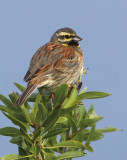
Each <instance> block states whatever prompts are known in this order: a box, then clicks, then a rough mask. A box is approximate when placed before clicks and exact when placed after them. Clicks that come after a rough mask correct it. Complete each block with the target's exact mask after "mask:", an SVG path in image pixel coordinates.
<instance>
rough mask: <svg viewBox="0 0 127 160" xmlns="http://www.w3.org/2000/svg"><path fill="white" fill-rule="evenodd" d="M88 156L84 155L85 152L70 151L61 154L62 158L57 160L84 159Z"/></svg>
mask: <svg viewBox="0 0 127 160" xmlns="http://www.w3.org/2000/svg"><path fill="white" fill-rule="evenodd" d="M83 156H86V153H84V152H83V151H69V152H66V153H63V154H61V155H60V156H58V159H57V160H60V159H62V160H63V159H67V158H76V157H83Z"/></svg>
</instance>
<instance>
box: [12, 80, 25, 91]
mask: <svg viewBox="0 0 127 160" xmlns="http://www.w3.org/2000/svg"><path fill="white" fill-rule="evenodd" d="M14 85H15V86H16V87H17V88H18V89H19V90H20V91H21V92H24V91H25V89H26V88H25V87H24V86H22V85H20V84H18V83H16V82H14Z"/></svg>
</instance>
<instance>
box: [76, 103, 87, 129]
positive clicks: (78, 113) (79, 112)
mask: <svg viewBox="0 0 127 160" xmlns="http://www.w3.org/2000/svg"><path fill="white" fill-rule="evenodd" d="M75 112H76V113H75V114H76V117H77V124H76V126H77V127H79V126H80V123H81V122H82V120H83V119H84V118H85V115H86V109H85V106H84V105H81V106H80V107H78V108H76V109H75Z"/></svg>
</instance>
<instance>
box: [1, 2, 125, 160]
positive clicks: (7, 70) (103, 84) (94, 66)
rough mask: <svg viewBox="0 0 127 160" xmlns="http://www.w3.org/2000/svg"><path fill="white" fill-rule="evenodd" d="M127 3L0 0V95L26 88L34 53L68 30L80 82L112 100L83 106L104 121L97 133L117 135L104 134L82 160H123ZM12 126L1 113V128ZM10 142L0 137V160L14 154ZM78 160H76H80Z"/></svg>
mask: <svg viewBox="0 0 127 160" xmlns="http://www.w3.org/2000/svg"><path fill="white" fill-rule="evenodd" d="M126 16H127V1H126V0H96V1H95V0H89V1H88V0H78V1H76V0H75V1H74V0H64V1H60V0H53V1H50V0H46V1H42V0H38V1H35V0H27V1H26V0H18V1H17V0H11V1H10V0H1V1H0V57H1V58H0V74H1V78H0V93H1V94H3V95H5V96H7V95H8V94H9V93H10V92H11V91H17V89H16V87H15V86H14V85H13V82H18V83H20V84H22V85H26V83H24V82H23V77H24V75H25V73H26V71H27V69H28V66H29V61H30V59H31V57H32V55H33V54H34V53H35V51H36V50H37V49H38V48H39V47H40V46H42V45H44V44H45V43H47V42H48V41H49V40H50V37H51V36H52V34H53V33H54V32H55V31H56V30H57V29H59V28H62V27H71V28H73V29H74V30H75V31H76V32H77V33H78V35H79V36H80V37H82V38H83V40H82V41H81V43H80V44H81V47H82V49H83V51H84V67H85V68H87V67H88V68H89V70H88V71H87V74H86V75H85V77H83V80H82V81H83V86H87V88H88V91H105V92H109V93H112V96H110V97H107V98H104V99H96V100H87V101H85V104H86V108H89V107H90V104H94V106H95V110H96V112H97V114H98V115H101V116H104V119H103V120H102V121H101V122H99V123H98V125H97V128H104V127H107V126H113V127H116V128H120V129H123V130H124V131H122V132H114V133H107V134H105V137H104V138H103V139H102V140H100V141H97V142H93V143H92V146H93V148H94V151H95V152H94V153H89V152H87V157H85V158H86V159H87V160H107V159H115V160H119V159H125V157H127V125H126V122H127V74H126V70H127V44H126V43H127V17H126ZM10 125H12V124H11V122H10V121H9V120H7V119H6V118H5V117H4V116H3V115H2V114H1V113H0V128H2V127H6V126H10ZM9 140H10V138H7V137H3V136H0V144H2V145H0V157H1V156H3V155H6V154H11V153H17V146H16V145H13V144H10V143H9ZM81 159H83V158H77V160H81Z"/></svg>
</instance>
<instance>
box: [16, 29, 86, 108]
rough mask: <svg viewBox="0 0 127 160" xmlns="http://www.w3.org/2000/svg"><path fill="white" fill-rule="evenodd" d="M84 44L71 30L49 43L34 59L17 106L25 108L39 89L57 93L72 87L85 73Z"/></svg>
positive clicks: (60, 30)
mask: <svg viewBox="0 0 127 160" xmlns="http://www.w3.org/2000/svg"><path fill="white" fill-rule="evenodd" d="M81 40H82V38H80V37H79V36H78V35H77V34H76V32H75V31H74V30H72V29H71V28H62V29H59V30H57V31H56V32H55V33H54V34H53V36H52V37H51V40H50V42H48V43H47V44H45V45H44V46H42V47H40V48H39V49H38V50H37V51H36V53H35V54H34V55H33V57H32V59H31V62H30V66H29V69H28V71H27V73H26V75H25V77H24V81H25V82H28V85H27V88H26V90H25V91H24V93H23V94H22V95H21V96H20V97H19V99H18V100H17V101H16V103H15V105H16V106H17V105H22V104H23V103H24V102H25V101H26V100H27V98H28V97H29V96H30V95H31V94H32V93H33V92H34V90H35V89H37V88H39V87H45V88H47V89H48V90H49V91H50V92H54V91H55V90H56V88H57V87H58V86H60V85H61V84H63V83H66V84H68V85H70V84H72V83H73V82H74V81H75V80H76V79H77V78H79V77H80V76H81V75H82V73H83V52H82V50H81V48H80V45H79V43H78V42H79V41H81Z"/></svg>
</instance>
